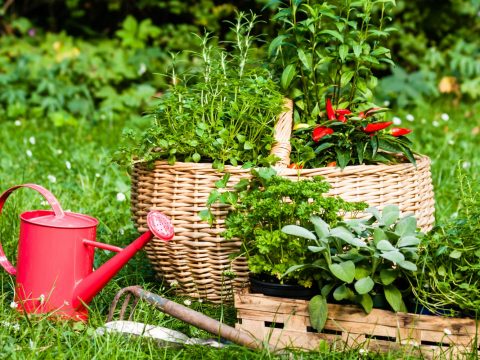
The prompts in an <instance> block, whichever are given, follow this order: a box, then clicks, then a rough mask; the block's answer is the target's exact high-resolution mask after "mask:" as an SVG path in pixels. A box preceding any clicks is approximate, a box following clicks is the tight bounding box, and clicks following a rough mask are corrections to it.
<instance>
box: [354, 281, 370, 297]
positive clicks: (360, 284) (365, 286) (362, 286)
mask: <svg viewBox="0 0 480 360" xmlns="http://www.w3.org/2000/svg"><path fill="white" fill-rule="evenodd" d="M374 285H375V283H374V282H373V280H372V278H371V277H370V276H367V277H364V278H363V279H360V280H358V281H357V282H356V283H355V285H354V287H355V290H356V291H357V293H359V294H360V295H363V294H367V293H369V292H370V291H372V289H373V286H374Z"/></svg>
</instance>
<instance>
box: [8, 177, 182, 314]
mask: <svg viewBox="0 0 480 360" xmlns="http://www.w3.org/2000/svg"><path fill="white" fill-rule="evenodd" d="M21 187H27V188H30V189H33V190H36V191H38V192H39V193H40V194H41V195H42V196H43V197H44V198H45V199H46V200H47V202H48V203H49V204H50V206H51V207H52V209H53V210H32V211H26V212H24V213H22V214H21V215H20V236H19V243H18V258H17V267H16V268H15V267H14V266H12V264H11V263H10V262H9V261H8V260H7V258H6V256H5V253H4V251H3V248H2V246H1V244H0V265H1V266H2V267H3V268H4V269H5V270H6V271H7V272H8V273H9V274H11V275H14V276H16V286H15V301H16V302H18V307H17V309H18V310H19V311H24V312H26V313H35V314H49V315H55V316H58V317H61V318H65V319H71V320H82V321H85V320H87V318H88V308H87V306H86V305H87V304H88V303H89V302H90V301H91V300H92V298H93V297H94V296H95V295H96V294H97V293H98V292H99V291H100V290H101V289H102V288H103V287H104V286H105V285H106V284H107V283H108V281H110V279H111V278H112V277H113V276H114V275H115V274H116V273H117V272H118V271H119V270H120V269H121V268H122V267H123V266H124V265H125V264H126V263H127V262H128V260H130V258H132V257H133V256H134V255H135V254H136V253H137V252H138V251H139V250H140V249H141V248H142V247H143V246H144V245H145V244H146V243H147V242H148V241H150V240H151V239H152V238H153V236H154V235H155V236H156V237H158V238H159V239H162V240H165V241H168V240H170V239H172V237H173V235H174V231H173V226H172V224H171V222H170V220H169V219H168V218H167V217H166V216H164V215H163V214H161V213H159V212H155V211H152V212H150V213H149V214H148V215H147V223H148V227H149V230H150V231H147V232H146V233H144V234H143V235H141V236H140V237H139V238H138V239H136V240H135V241H133V242H132V243H131V244H130V245H128V246H127V247H126V248H124V249H122V248H120V247H117V246H113V245H108V244H103V243H100V242H97V241H96V240H95V237H96V227H97V225H98V220H97V219H95V218H93V217H90V216H87V215H83V214H77V213H72V212H64V211H63V210H62V208H61V206H60V204H59V202H58V201H57V199H56V198H55V197H54V196H53V195H52V194H51V193H50V192H49V191H48V190H47V189H45V188H43V187H41V186H39V185H35V184H24V185H17V186H14V187H12V188H10V189H8V190H7V191H5V192H4V193H3V194H2V195H1V196H0V214H1V212H2V209H3V205H4V204H5V201H6V200H7V198H8V196H9V195H10V194H11V193H12V192H13V191H14V190H16V189H18V188H21ZM95 248H100V249H104V250H109V251H113V252H117V253H118V254H117V255H115V256H114V257H112V258H111V259H110V260H108V261H107V262H106V263H105V264H103V265H102V266H100V267H99V268H98V269H97V270H95V271H94V270H93V258H94V251H95Z"/></svg>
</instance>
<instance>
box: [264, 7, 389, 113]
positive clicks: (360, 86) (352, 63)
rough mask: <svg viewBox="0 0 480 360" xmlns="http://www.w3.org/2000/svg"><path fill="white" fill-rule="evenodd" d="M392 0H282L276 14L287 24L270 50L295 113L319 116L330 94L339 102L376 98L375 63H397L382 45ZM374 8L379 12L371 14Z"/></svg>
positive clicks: (351, 103)
mask: <svg viewBox="0 0 480 360" xmlns="http://www.w3.org/2000/svg"><path fill="white" fill-rule="evenodd" d="M394 4H395V1H393V0H388V1H385V0H374V1H371V0H362V1H325V2H315V1H308V0H307V1H304V0H300V1H291V2H282V3H281V5H280V7H279V9H278V12H277V15H275V16H274V17H273V20H274V21H276V22H277V23H279V24H280V25H281V26H282V28H281V30H280V33H279V35H278V36H277V37H276V38H275V39H273V40H272V41H271V43H270V45H269V49H268V53H269V55H270V56H271V57H272V59H273V62H274V64H275V66H276V68H277V71H278V72H279V74H281V75H280V77H281V85H282V88H283V89H284V90H285V91H286V92H287V94H288V95H289V96H290V97H291V98H292V99H293V100H294V101H295V106H296V114H295V118H296V119H301V122H308V121H310V120H312V121H314V122H315V121H316V119H317V116H318V115H319V113H320V108H322V105H323V103H324V97H325V96H326V94H331V95H328V96H331V97H332V99H333V102H334V104H335V105H336V106H338V105H339V104H341V107H347V106H351V105H353V104H356V103H365V102H369V101H371V100H372V92H371V89H372V88H374V87H375V85H376V83H377V78H376V77H375V76H374V75H373V73H372V68H374V67H375V66H378V65H380V64H381V63H382V62H383V63H388V64H393V62H392V60H391V55H390V50H389V49H387V48H385V47H384V46H382V45H381V43H382V42H383V41H384V40H385V38H387V37H388V36H389V34H390V33H391V31H392V28H388V27H386V23H387V22H388V18H387V16H386V14H387V12H388V10H389V9H390V8H391V7H392V5H394ZM375 11H378V12H379V13H380V15H379V16H378V17H376V16H372V15H373V13H374V12H375Z"/></svg>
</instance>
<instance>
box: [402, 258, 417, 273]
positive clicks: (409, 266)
mask: <svg viewBox="0 0 480 360" xmlns="http://www.w3.org/2000/svg"><path fill="white" fill-rule="evenodd" d="M398 265H399V266H400V267H402V268H404V269H405V270H410V271H417V265H415V264H414V263H412V262H410V261H406V260H405V261H400V262H398Z"/></svg>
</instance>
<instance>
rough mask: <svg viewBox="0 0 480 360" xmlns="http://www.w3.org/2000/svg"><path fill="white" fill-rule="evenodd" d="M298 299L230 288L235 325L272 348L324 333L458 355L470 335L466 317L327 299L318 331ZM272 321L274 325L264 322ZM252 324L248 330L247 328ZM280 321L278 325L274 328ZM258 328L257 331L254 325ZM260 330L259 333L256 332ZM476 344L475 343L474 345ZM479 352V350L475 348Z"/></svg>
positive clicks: (353, 343)
mask: <svg viewBox="0 0 480 360" xmlns="http://www.w3.org/2000/svg"><path fill="white" fill-rule="evenodd" d="M307 305H308V302H307V301H304V300H293V299H283V298H275V297H269V296H264V295H260V294H248V292H245V291H244V292H242V293H237V294H235V307H236V308H237V316H238V318H239V319H241V321H242V324H241V325H239V324H237V328H239V329H241V330H242V331H247V332H248V331H250V333H251V334H253V335H255V336H257V337H259V338H263V339H265V340H266V341H269V343H270V344H271V345H272V346H275V347H277V348H286V347H288V348H290V347H294V348H302V349H307V350H314V349H316V348H318V345H319V342H320V341H321V340H322V339H324V340H327V341H328V342H330V343H335V346H337V348H341V346H340V345H339V344H341V343H342V344H343V345H342V346H347V347H349V348H352V347H364V348H365V349H371V350H379V351H390V350H393V349H400V350H401V351H402V353H403V354H404V355H409V354H411V355H415V354H417V355H418V354H422V356H424V357H425V358H426V359H436V358H437V357H438V356H447V357H451V358H455V359H456V358H459V359H461V358H463V357H464V355H465V354H466V353H469V352H470V351H471V350H472V349H471V344H472V343H473V340H474V337H475V331H476V327H475V321H474V320H472V319H457V318H442V317H438V316H427V315H418V314H407V313H393V312H391V311H386V310H380V309H374V310H372V312H371V313H370V314H365V313H364V312H363V310H362V309H360V308H358V307H356V306H350V305H348V306H344V305H335V304H329V306H328V308H329V313H328V320H327V322H326V324H325V327H324V330H323V331H324V332H322V333H317V332H312V331H311V330H310V329H311V328H309V327H310V326H311V325H310V319H309V317H308V311H307ZM273 323H275V324H276V325H275V326H276V328H271V327H269V326H268V325H269V324H273ZM253 327H254V328H255V330H252V328H253ZM280 327H282V328H280ZM259 328H263V330H262V331H263V332H262V331H260V330H259ZM261 334H263V335H261ZM479 350H480V349H479ZM478 354H479V355H480V351H478Z"/></svg>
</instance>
